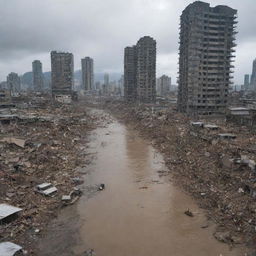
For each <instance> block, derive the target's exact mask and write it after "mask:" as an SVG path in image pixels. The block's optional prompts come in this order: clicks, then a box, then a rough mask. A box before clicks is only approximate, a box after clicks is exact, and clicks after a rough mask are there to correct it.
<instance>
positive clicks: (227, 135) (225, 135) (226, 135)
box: [218, 133, 236, 139]
mask: <svg viewBox="0 0 256 256" xmlns="http://www.w3.org/2000/svg"><path fill="white" fill-rule="evenodd" d="M218 136H219V138H220V139H235V138H236V135H235V134H232V133H220V134H218Z"/></svg>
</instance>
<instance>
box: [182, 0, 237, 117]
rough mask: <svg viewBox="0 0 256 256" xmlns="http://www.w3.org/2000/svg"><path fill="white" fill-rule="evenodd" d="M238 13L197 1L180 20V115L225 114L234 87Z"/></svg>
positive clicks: (185, 11)
mask: <svg viewBox="0 0 256 256" xmlns="http://www.w3.org/2000/svg"><path fill="white" fill-rule="evenodd" d="M236 14H237V11H236V10H234V9H232V8H230V7H228V6H223V5H218V6H216V7H210V5H209V4H208V3H204V2H201V1H196V2H194V3H192V4H190V5H189V6H188V7H187V8H186V9H185V10H184V11H183V12H182V15H181V18H180V48H179V79H178V83H179V92H178V109H179V111H181V112H187V113H193V114H199V115H210V114H222V113H224V111H225V109H226V106H227V101H228V90H229V86H230V85H231V84H232V82H231V79H232V78H233V77H232V76H231V73H233V71H232V68H233V66H232V61H233V57H234V54H233V53H234V47H235V43H234V41H235V36H234V35H235V33H236V32H235V24H236V23H237V22H236Z"/></svg>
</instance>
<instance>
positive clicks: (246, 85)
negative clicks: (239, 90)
mask: <svg viewBox="0 0 256 256" xmlns="http://www.w3.org/2000/svg"><path fill="white" fill-rule="evenodd" d="M244 89H245V90H246V91H247V90H249V89H250V75H249V74H246V75H244Z"/></svg>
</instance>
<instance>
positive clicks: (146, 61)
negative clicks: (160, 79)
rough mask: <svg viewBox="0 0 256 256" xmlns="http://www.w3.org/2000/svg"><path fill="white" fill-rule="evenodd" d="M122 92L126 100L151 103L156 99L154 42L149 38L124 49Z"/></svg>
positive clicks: (143, 38)
mask: <svg viewBox="0 0 256 256" xmlns="http://www.w3.org/2000/svg"><path fill="white" fill-rule="evenodd" d="M124 91H125V94H124V95H125V98H126V99H127V100H138V101H140V102H145V103H152V102H155V99H156V41H155V40H154V39H153V38H152V37H149V36H144V37H142V38H140V39H139V41H138V42H137V44H136V46H132V47H126V48H125V57H124Z"/></svg>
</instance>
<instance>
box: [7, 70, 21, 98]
mask: <svg viewBox="0 0 256 256" xmlns="http://www.w3.org/2000/svg"><path fill="white" fill-rule="evenodd" d="M20 84H21V83H20V77H19V75H18V74H17V73H14V72H12V73H10V74H9V75H8V76H7V88H8V90H9V91H10V93H11V95H15V94H16V93H19V92H20V90H21V86H20Z"/></svg>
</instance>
